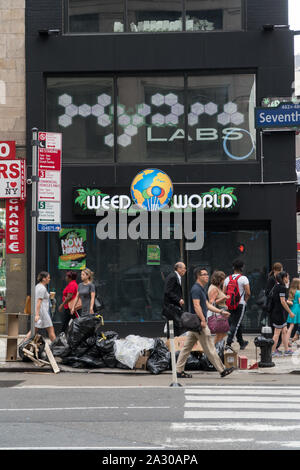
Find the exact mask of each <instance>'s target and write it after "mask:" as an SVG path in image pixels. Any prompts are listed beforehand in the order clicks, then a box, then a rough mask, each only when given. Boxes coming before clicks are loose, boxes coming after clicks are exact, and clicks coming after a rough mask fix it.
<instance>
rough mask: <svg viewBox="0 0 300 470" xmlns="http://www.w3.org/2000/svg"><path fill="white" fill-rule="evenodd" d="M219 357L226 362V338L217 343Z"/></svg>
mask: <svg viewBox="0 0 300 470" xmlns="http://www.w3.org/2000/svg"><path fill="white" fill-rule="evenodd" d="M215 347H216V350H217V353H218V355H219V358H220V359H221V361H222V362H224V351H225V339H222V340H221V341H218V343H216V345H215Z"/></svg>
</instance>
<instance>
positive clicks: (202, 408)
mask: <svg viewBox="0 0 300 470" xmlns="http://www.w3.org/2000/svg"><path fill="white" fill-rule="evenodd" d="M79 377H81V380H79ZM274 377H275V378H274ZM200 378H201V376H200V375H199V378H198V377H197V378H196V379H195V380H194V378H193V379H192V381H190V382H188V386H186V387H181V388H170V387H169V386H164V385H162V386H158V387H153V386H152V387H148V386H145V387H144V386H141V385H136V384H135V385H131V386H130V385H120V384H118V385H116V386H112V385H103V384H100V383H99V382H100V380H99V375H96V374H91V375H89V376H88V377H86V376H85V377H84V380H83V378H82V376H81V374H80V376H78V375H77V374H64V375H60V376H59V375H57V376H54V375H53V374H45V373H44V374H14V373H13V374H12V373H10V374H1V376H0V399H1V401H0V450H4V449H35V450H36V449H47V450H52V449H55V450H57V449H63V450H75V449H80V450H92V449H93V450H97V451H102V450H105V449H106V450H107V449H109V450H110V451H112V452H113V451H114V450H117V449H118V450H120V449H126V450H132V451H133V450H137V449H143V450H149V451H150V450H152V451H153V450H155V449H156V450H165V451H167V450H168V451H172V450H197V451H199V450H204V449H205V450H215V449H218V450H221V449H227V450H228V449H232V450H241V449H243V450H244V449H249V450H254V449H256V450H262V449H276V450H277V449H282V450H283V449H284V450H287V449H300V424H299V423H300V386H299V385H298V383H299V376H298V375H295V376H292V375H286V376H284V380H283V376H281V377H277V376H272V379H271V377H264V379H265V382H264V383H263V382H260V383H251V384H249V383H246V384H245V383H239V384H237V383H233V382H232V381H230V380H229V379H228V378H227V379H226V380H223V381H220V380H219V379H218V378H217V376H215V378H214V380H203V379H204V377H203V376H202V380H199V379H200ZM127 380H128V378H127ZM186 383H187V380H186V381H185V384H186ZM183 385H184V384H183Z"/></svg>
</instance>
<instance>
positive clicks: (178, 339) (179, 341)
mask: <svg viewBox="0 0 300 470" xmlns="http://www.w3.org/2000/svg"><path fill="white" fill-rule="evenodd" d="M186 338H187V336H175V338H174V345H175V352H176V351H181V350H182V349H183V346H184V343H185V341H186ZM166 346H167V348H168V350H169V351H171V345H170V340H169V339H167V340H166ZM192 351H199V352H201V353H203V348H202V346H201V344H200V343H199V341H197V343H196V344H194V346H193V349H192Z"/></svg>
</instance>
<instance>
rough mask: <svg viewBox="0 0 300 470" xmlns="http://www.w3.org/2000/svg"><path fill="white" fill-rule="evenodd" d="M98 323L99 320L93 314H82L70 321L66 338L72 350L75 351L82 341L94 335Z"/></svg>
mask: <svg viewBox="0 0 300 470" xmlns="http://www.w3.org/2000/svg"><path fill="white" fill-rule="evenodd" d="M99 323H101V321H100V319H99V318H97V316H95V315H84V316H83V317H79V318H75V320H73V321H72V322H71V324H70V326H69V328H68V332H67V340H68V343H69V346H70V347H71V349H72V351H75V350H76V348H77V346H79V344H80V343H81V342H82V341H84V340H86V339H87V338H89V337H90V336H94V334H95V331H96V328H97V327H98V326H99Z"/></svg>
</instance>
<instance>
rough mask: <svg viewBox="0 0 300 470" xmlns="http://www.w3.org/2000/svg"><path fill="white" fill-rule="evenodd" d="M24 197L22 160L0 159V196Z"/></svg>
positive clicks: (24, 178) (24, 176)
mask: <svg viewBox="0 0 300 470" xmlns="http://www.w3.org/2000/svg"><path fill="white" fill-rule="evenodd" d="M11 197H19V198H21V199H22V200H24V199H25V198H26V167H25V161H24V160H5V161H3V162H1V161H0V198H6V199H7V198H11Z"/></svg>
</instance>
